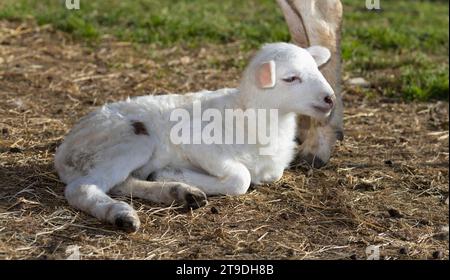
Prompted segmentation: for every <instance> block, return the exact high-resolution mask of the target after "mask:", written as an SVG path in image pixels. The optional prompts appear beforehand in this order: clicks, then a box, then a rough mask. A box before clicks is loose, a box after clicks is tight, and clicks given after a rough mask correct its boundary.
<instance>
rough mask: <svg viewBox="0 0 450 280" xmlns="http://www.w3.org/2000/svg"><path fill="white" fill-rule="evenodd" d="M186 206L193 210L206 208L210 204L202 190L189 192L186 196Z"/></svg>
mask: <svg viewBox="0 0 450 280" xmlns="http://www.w3.org/2000/svg"><path fill="white" fill-rule="evenodd" d="M184 201H185V205H186V207H188V208H191V209H197V208H200V207H203V206H205V205H206V204H207V203H208V199H207V198H206V194H205V193H204V192H202V191H200V190H195V191H193V192H188V193H186V195H185V196H184Z"/></svg>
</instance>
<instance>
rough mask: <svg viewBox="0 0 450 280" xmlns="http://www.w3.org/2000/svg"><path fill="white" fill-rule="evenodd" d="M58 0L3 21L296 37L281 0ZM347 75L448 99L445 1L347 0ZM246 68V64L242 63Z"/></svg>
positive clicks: (128, 37)
mask: <svg viewBox="0 0 450 280" xmlns="http://www.w3.org/2000/svg"><path fill="white" fill-rule="evenodd" d="M63 2H64V1H59V0H39V1H36V0H2V2H1V3H0V18H3V19H9V20H23V19H24V18H27V17H33V18H35V19H36V20H37V22H38V23H39V24H48V23H49V24H52V25H54V26H55V27H57V28H58V29H61V30H64V31H66V32H69V33H71V34H73V35H74V36H75V37H77V38H82V39H87V40H88V41H90V42H95V41H96V39H97V38H99V37H100V36H101V35H102V34H113V35H115V36H116V37H118V38H119V39H120V40H125V41H133V42H138V43H153V44H156V45H157V46H159V47H170V46H173V45H180V44H181V45H183V46H184V47H187V48H196V47H198V46H200V45H202V44H204V43H212V44H223V43H228V42H236V41H238V42H240V43H241V45H242V47H243V48H244V49H246V50H248V49H254V48H257V47H258V46H259V45H260V44H262V43H266V42H274V41H288V40H289V38H290V36H289V32H288V30H287V26H286V24H285V22H284V19H283V16H282V14H281V11H280V10H279V9H278V7H277V5H276V3H275V0H222V1H212V0H159V1H157V0H133V1H131V0H128V1H125V0H80V2H81V10H79V11H75V10H67V9H65V7H64V5H63V4H62V3H63ZM343 3H344V6H345V22H344V30H343V40H342V42H343V44H342V45H343V50H342V52H343V59H344V61H345V70H346V73H347V74H349V75H350V76H363V77H365V78H367V79H368V80H370V81H371V82H372V83H373V85H374V88H372V89H371V90H370V91H371V92H372V93H373V91H374V89H375V90H376V91H377V92H380V93H381V94H383V95H386V96H395V97H397V96H398V97H399V96H401V97H404V98H406V99H410V100H434V99H447V100H448V78H449V77H448V55H447V53H448V41H449V40H448V39H449V33H448V22H449V9H448V2H446V1H442V0H441V1H437V0H435V1H431V0H430V1H418V0H416V1H415V0H396V1H394V0H381V5H382V9H383V10H382V11H379V12H373V11H368V10H366V9H365V0H343ZM242 65H243V64H242Z"/></svg>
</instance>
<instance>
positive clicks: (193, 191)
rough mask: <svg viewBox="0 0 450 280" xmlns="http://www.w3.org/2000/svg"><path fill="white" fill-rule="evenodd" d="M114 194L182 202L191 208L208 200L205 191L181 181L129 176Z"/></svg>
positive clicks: (165, 201)
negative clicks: (143, 178)
mask: <svg viewBox="0 0 450 280" xmlns="http://www.w3.org/2000/svg"><path fill="white" fill-rule="evenodd" d="M110 192H111V193H112V194H118V195H126V196H134V197H139V198H143V199H146V200H149V201H153V202H158V203H163V204H166V205H170V204H172V203H177V204H182V205H185V206H187V207H189V208H193V209H196V208H199V207H202V206H205V205H206V203H207V202H208V201H207V199H206V195H205V193H204V192H202V191H201V190H199V189H198V188H196V187H192V186H189V185H187V184H184V183H181V182H149V181H144V180H139V179H136V178H134V177H132V176H130V177H128V179H127V180H125V181H124V182H123V183H121V184H119V185H116V186H115V187H114V188H113V189H112V190H111V191H110Z"/></svg>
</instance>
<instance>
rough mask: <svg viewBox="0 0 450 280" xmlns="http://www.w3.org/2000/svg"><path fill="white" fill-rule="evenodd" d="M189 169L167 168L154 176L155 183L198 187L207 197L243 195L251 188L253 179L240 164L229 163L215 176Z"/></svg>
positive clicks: (214, 174)
mask: <svg viewBox="0 0 450 280" xmlns="http://www.w3.org/2000/svg"><path fill="white" fill-rule="evenodd" d="M207 172H208V171H205V173H201V172H200V171H194V170H191V169H187V168H165V169H162V170H159V171H157V172H155V173H154V174H153V178H154V180H155V181H176V182H183V183H186V184H188V185H191V186H196V187H198V188H199V189H201V190H202V191H204V192H205V193H206V194H207V195H241V194H245V193H246V192H247V190H248V188H249V187H250V183H251V177H250V172H249V171H248V169H247V167H245V166H244V165H243V164H241V163H238V162H232V163H230V162H228V163H226V164H224V165H223V166H222V169H220V168H218V172H217V173H216V172H214V173H213V174H211V173H209V174H208V173H207Z"/></svg>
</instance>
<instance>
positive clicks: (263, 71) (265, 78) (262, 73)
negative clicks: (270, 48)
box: [258, 62, 274, 88]
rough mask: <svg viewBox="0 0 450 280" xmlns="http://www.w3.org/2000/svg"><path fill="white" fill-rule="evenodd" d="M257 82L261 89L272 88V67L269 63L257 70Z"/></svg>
mask: <svg viewBox="0 0 450 280" xmlns="http://www.w3.org/2000/svg"><path fill="white" fill-rule="evenodd" d="M258 82H259V86H260V87H261V88H271V87H273V86H274V81H273V73H272V65H271V63H270V62H266V63H264V64H262V65H261V67H260V68H259V71H258Z"/></svg>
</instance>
